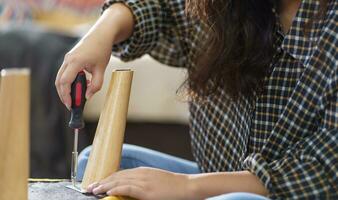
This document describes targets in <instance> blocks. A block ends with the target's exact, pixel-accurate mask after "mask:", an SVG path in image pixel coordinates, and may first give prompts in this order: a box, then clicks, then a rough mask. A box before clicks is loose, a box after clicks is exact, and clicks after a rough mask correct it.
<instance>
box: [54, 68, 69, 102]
mask: <svg viewBox="0 0 338 200" xmlns="http://www.w3.org/2000/svg"><path fill="white" fill-rule="evenodd" d="M66 67H67V65H66V63H65V62H63V63H62V65H61V67H60V69H59V71H58V73H57V75H56V78H55V87H56V91H57V93H58V95H59V98H60V100H61V101H62V103H63V99H62V96H61V88H60V78H61V76H62V74H63V72H64V70H65V68H66Z"/></svg>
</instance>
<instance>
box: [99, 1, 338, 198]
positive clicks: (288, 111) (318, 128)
mask: <svg viewBox="0 0 338 200" xmlns="http://www.w3.org/2000/svg"><path fill="white" fill-rule="evenodd" d="M116 2H123V3H125V4H126V5H127V6H129V8H130V9H131V10H132V12H133V14H134V18H135V22H136V23H135V28H134V33H133V35H132V37H130V38H129V39H128V40H126V41H124V42H122V43H120V44H117V45H115V46H114V47H113V54H114V55H116V56H118V57H120V58H121V59H122V60H124V61H129V60H133V59H135V58H138V57H140V56H142V55H144V54H150V55H151V56H152V57H154V58H155V59H157V60H159V61H160V62H163V63H165V64H168V65H172V66H178V67H186V66H194V62H193V57H194V55H195V53H196V50H197V49H198V46H199V45H198V44H199V41H201V40H203V37H206V36H205V32H204V31H203V30H204V29H202V28H201V26H202V25H201V24H200V23H198V22H197V21H195V20H192V19H188V18H187V16H186V15H185V13H184V9H185V1H184V0H147V1H143V0H109V1H107V2H106V3H105V4H104V6H103V10H104V9H106V8H108V7H109V6H110V5H111V4H113V3H116ZM328 2H329V3H328V9H327V11H326V14H325V17H324V18H323V19H321V20H316V21H314V23H313V25H312V27H310V29H309V30H308V33H307V34H305V33H304V25H305V24H306V23H308V22H309V20H311V19H313V18H314V17H315V16H316V15H317V14H318V12H319V2H318V0H303V1H302V4H301V6H300V8H299V10H298V13H297V15H296V17H295V19H294V21H293V23H292V27H291V29H290V31H289V33H288V34H284V33H283V32H282V31H280V29H279V30H276V33H275V46H276V53H275V56H274V58H273V62H272V63H271V66H270V69H269V73H268V75H267V76H266V77H265V79H264V83H265V84H264V91H263V93H261V94H259V95H257V98H251V100H250V99H247V98H245V97H241V98H240V99H239V100H238V101H236V102H234V101H232V100H231V99H230V98H228V96H227V95H226V94H225V93H224V92H223V90H222V88H219V90H218V92H217V94H216V95H213V96H210V97H209V98H208V99H207V101H206V102H203V103H199V102H194V101H191V102H190V103H189V104H190V134H191V139H192V149H193V154H194V157H195V160H196V162H197V163H198V165H199V167H200V169H201V171H202V172H218V171H238V170H249V171H251V172H252V173H253V174H255V175H257V177H259V179H260V180H261V182H262V183H263V184H264V185H265V187H266V188H267V189H268V190H269V197H270V198H272V199H327V198H332V199H338V179H337V177H338V140H337V139H338V138H337V137H338V70H337V62H338V54H337V48H338V26H337V24H338V13H337V12H338V11H337V10H338V1H337V0H329V1H328Z"/></svg>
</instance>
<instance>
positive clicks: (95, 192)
mask: <svg viewBox="0 0 338 200" xmlns="http://www.w3.org/2000/svg"><path fill="white" fill-rule="evenodd" d="M101 187H102V186H101V185H100V186H98V187H95V188H94V189H93V194H98V193H99V191H100V189H101Z"/></svg>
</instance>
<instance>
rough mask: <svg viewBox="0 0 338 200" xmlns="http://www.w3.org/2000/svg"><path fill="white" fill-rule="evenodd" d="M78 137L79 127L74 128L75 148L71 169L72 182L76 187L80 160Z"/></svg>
mask: <svg viewBox="0 0 338 200" xmlns="http://www.w3.org/2000/svg"><path fill="white" fill-rule="evenodd" d="M78 138H79V129H74V148H73V152H72V167H71V168H72V169H71V179H72V184H73V186H74V187H75V183H76V178H77V161H78V151H77V148H78Z"/></svg>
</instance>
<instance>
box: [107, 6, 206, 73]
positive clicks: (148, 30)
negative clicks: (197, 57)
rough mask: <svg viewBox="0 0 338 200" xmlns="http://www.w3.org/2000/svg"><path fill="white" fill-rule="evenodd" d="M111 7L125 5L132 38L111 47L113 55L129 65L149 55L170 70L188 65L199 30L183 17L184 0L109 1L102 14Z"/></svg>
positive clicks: (199, 33)
mask: <svg viewBox="0 0 338 200" xmlns="http://www.w3.org/2000/svg"><path fill="white" fill-rule="evenodd" d="M114 3H124V4H125V5H127V6H128V7H129V8H130V10H131V11H132V12H133V15H134V20H135V27H134V32H133V34H132V36H131V37H130V38H129V39H127V40H126V41H124V42H121V43H119V44H116V45H114V47H113V55H114V56H117V57H119V58H120V59H122V60H123V61H130V60H134V59H136V58H139V57H141V56H143V55H144V54H150V55H151V56H152V57H154V58H155V59H157V60H158V61H160V62H162V63H164V64H167V65H172V66H178V67H187V66H188V65H191V63H192V62H191V60H192V56H193V55H194V54H195V53H194V51H195V50H196V49H197V48H196V46H197V44H196V43H197V41H198V37H199V35H203V33H201V28H200V25H199V23H198V22H197V21H196V20H193V19H189V18H188V17H187V16H186V14H185V1H184V0H147V1H139V0H108V1H106V2H105V4H104V6H103V11H104V10H105V9H107V8H108V7H109V6H111V5H112V4H114Z"/></svg>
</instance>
